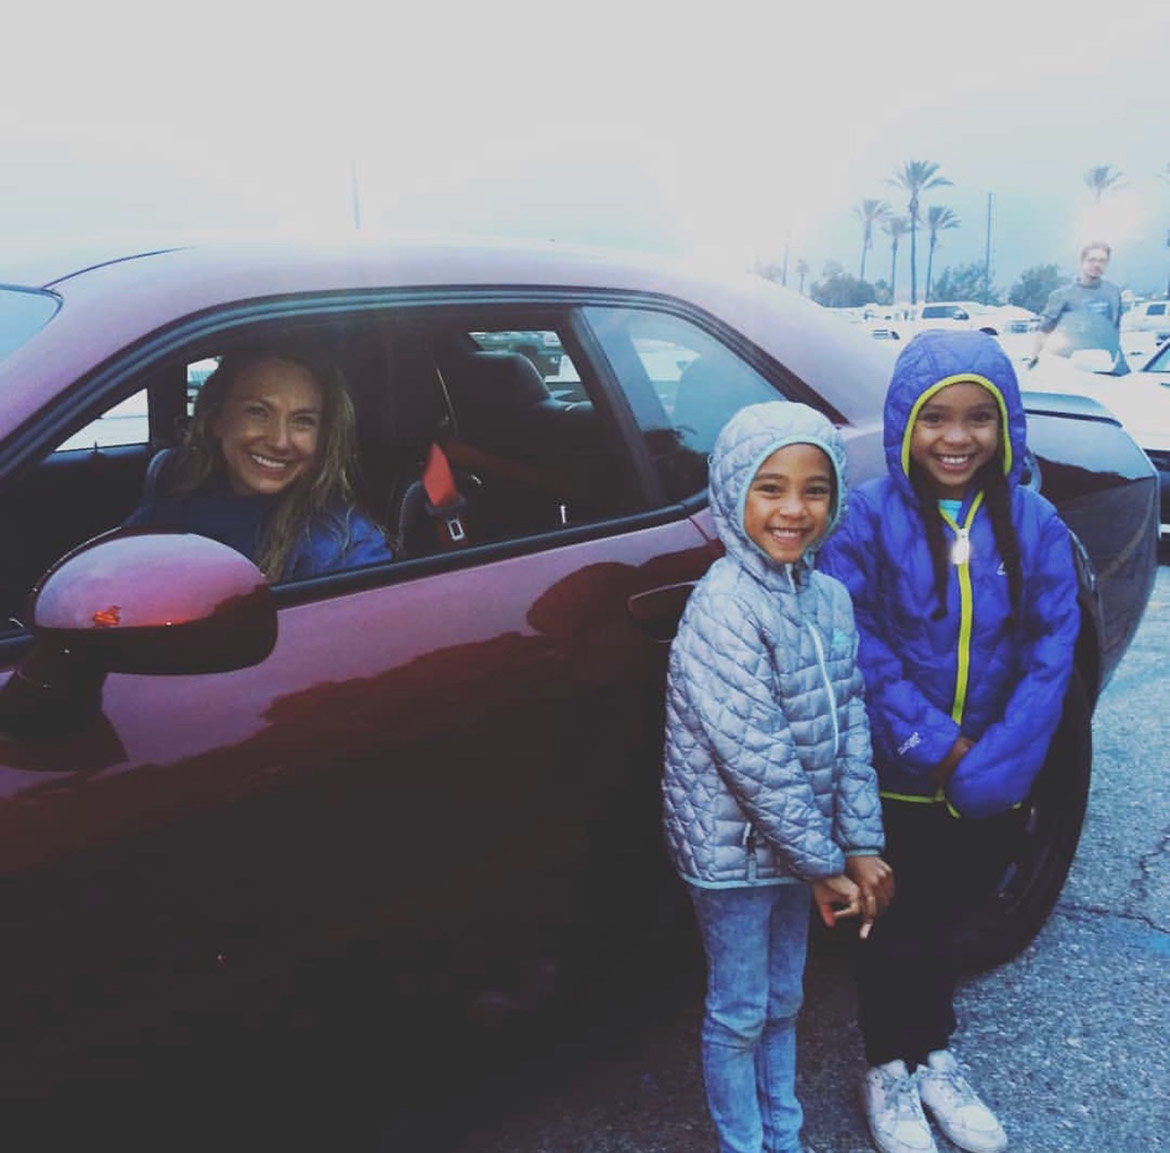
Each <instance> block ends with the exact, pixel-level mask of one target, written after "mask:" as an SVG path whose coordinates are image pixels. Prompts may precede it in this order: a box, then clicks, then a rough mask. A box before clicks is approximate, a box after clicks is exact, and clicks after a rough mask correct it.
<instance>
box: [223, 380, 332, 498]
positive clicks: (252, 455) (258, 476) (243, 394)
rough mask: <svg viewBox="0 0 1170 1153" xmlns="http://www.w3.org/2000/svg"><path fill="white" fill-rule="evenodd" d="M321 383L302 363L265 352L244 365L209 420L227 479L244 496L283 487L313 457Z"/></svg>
mask: <svg viewBox="0 0 1170 1153" xmlns="http://www.w3.org/2000/svg"><path fill="white" fill-rule="evenodd" d="M321 409H322V396H321V386H320V385H319V384H318V383H317V379H316V377H314V376H313V374H312V373H311V372H310V371H309V370H308V369H307V368H305V367H304V366H303V365H300V364H296V363H295V362H293V361H291V360H281V359H279V358H277V357H265V358H264V359H262V360H256V361H253V362H251V363H250V364H247V365H245V367H244V368H243V369H241V370H240V373H239V375H238V376H237V377H236V379H235V380H234V381H233V382H232V385H231V388H230V389H229V390H228V394H227V398H226V399H225V401H224V405H223V410H222V411H221V412H220V413H219V415H218V416H217V417H216V418H215V420H214V421H213V423H212V425H211V432H212V435H214V436H215V437H216V438H217V439H218V440H219V445H220V449H221V450H222V452H223V459H224V463H225V464H226V466H227V478H228V483H229V484H230V485H231V487H232V490H233V491H234V492H237V493H239V494H241V495H243V496H248V495H253V496H254V495H258V494H268V495H272V494H274V493H280V492H284V490H285V489H287V488H288V487H289V485H291V484H292V483H293V482H294V481H296V480H298V479H299V478H300V477H302V476H304V475H305V473H307V472H308V471H309V470H310V469H311V468H312V467H313V464H314V462H315V460H316V457H317V441H318V433H319V430H320V426H321Z"/></svg>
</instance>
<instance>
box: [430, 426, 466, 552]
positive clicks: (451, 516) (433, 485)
mask: <svg viewBox="0 0 1170 1153" xmlns="http://www.w3.org/2000/svg"><path fill="white" fill-rule="evenodd" d="M422 484H423V489H424V490H425V491H426V494H427V502H428V508H427V512H429V513H430V514H431V516H433V517H435V518H437V519H441V520H442V521H443V525H444V527H445V528H446V530H447V535H448V536H449V538H450V539H451V541H452V542H453V543H458V542H459V541H462V540H464V539H465V538H466V536H467V533H466V532H465V531H464V528H463V522H462V520H460V518H459V510H460V509H461V508H462V507H463V505H464V503H465V502H464V500H463V498H462V497H461V496H460V495H459V489H458V488H456V487H455V477H454V476H453V475H452V473H451V465H450V463H449V462H448V460H447V454H446V453H445V452H443V450H442V448H440V447H439V445H438V443H437V442H436V441H432V442H431V447H430V448H429V449H427V461H426V464H425V465H424V466H423V472H422Z"/></svg>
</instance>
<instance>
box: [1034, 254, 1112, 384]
mask: <svg viewBox="0 0 1170 1153" xmlns="http://www.w3.org/2000/svg"><path fill="white" fill-rule="evenodd" d="M1111 255H1112V249H1110V247H1109V245H1108V244H1106V243H1105V242H1104V241H1101V240H1093V241H1090V242H1089V243H1088V244H1086V245H1085V246H1084V248H1082V249H1081V267H1080V272H1079V274H1078V276H1077V279H1076V281H1075V282H1074V283H1073V284H1069V285H1066V286H1065V287H1064V288H1057V289H1055V290H1054V291H1053V292H1052V293H1051V294H1050V295H1049V297H1048V303H1047V304H1046V305H1045V306H1044V311H1043V312H1042V313H1041V314H1040V324H1039V326H1038V327H1037V329H1036V343H1035V346H1034V348H1033V350H1032V359H1031V360H1030V361H1028V366H1029V367H1031V366H1032V365H1034V364H1035V363H1036V357H1037V356H1039V354H1040V350H1041V349H1042V348H1044V347H1045V345H1046V344H1047V345H1048V346H1049V351H1050V352H1054V353H1056V354H1057V355H1058V356H1071V355H1072V353H1073V352H1075V351H1076V350H1077V349H1081V348H1104V349H1106V350H1108V351H1109V352H1110V353H1112V354H1113V364H1114V369H1113V370H1114V372H1117V373H1122V372H1128V371H1129V368H1128V365H1126V363H1125V357H1123V356H1122V355H1121V337H1120V330H1121V292H1120V291H1119V290H1118V287H1117V285H1116V284H1113V283H1112V282H1110V281H1108V280H1106V279H1105V269H1106V268H1107V267H1108V266H1109V257H1110V256H1111ZM1053 333H1055V334H1056V335H1055V336H1052V334H1053ZM1050 337H1051V339H1050Z"/></svg>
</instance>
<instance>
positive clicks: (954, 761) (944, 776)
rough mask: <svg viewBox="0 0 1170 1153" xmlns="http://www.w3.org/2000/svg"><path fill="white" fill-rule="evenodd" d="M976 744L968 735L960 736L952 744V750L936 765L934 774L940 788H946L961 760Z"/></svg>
mask: <svg viewBox="0 0 1170 1153" xmlns="http://www.w3.org/2000/svg"><path fill="white" fill-rule="evenodd" d="M974 745H975V742H974V741H969V740H967V738H966V737H959V738H958V739H957V740H956V741H955V743H954V744H953V745H951V749H950V752H948V753H947V755H946V756H945V757H943V759H942V760H941V761H939V763H938V764H937V765H935V766H934V772H933V776H934V779H935V783H936V784H937V785H938V787H939V788H940V789H943V788H946V784H947V781H949V780H950V779H951V774H952V773H953V772H954V771H955V769H957V768H958V767H959V762H960V761H961V760H962V759H963V758H964V757H965V756H966V755H967V754H968V753H969V752H970V751H971V749H972V748H973V747H974Z"/></svg>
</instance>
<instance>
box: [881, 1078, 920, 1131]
mask: <svg viewBox="0 0 1170 1153" xmlns="http://www.w3.org/2000/svg"><path fill="white" fill-rule="evenodd" d="M882 1080H883V1082H884V1084H883V1089H884V1090H885V1096H886V1099H887V1100H888V1101H890V1102H891V1104H892V1105H893V1112H894V1118H895V1120H896V1121H897V1122H902V1121H921V1120H923V1116H924V1115H923V1112H922V1102H921V1101H920V1100H919V1097H918V1082H917V1080H916V1079H915V1077H914V1076H913V1074H911V1075H909V1076H905V1077H899V1076H898V1075H897V1074H896V1073H887V1072H883V1075H882Z"/></svg>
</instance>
